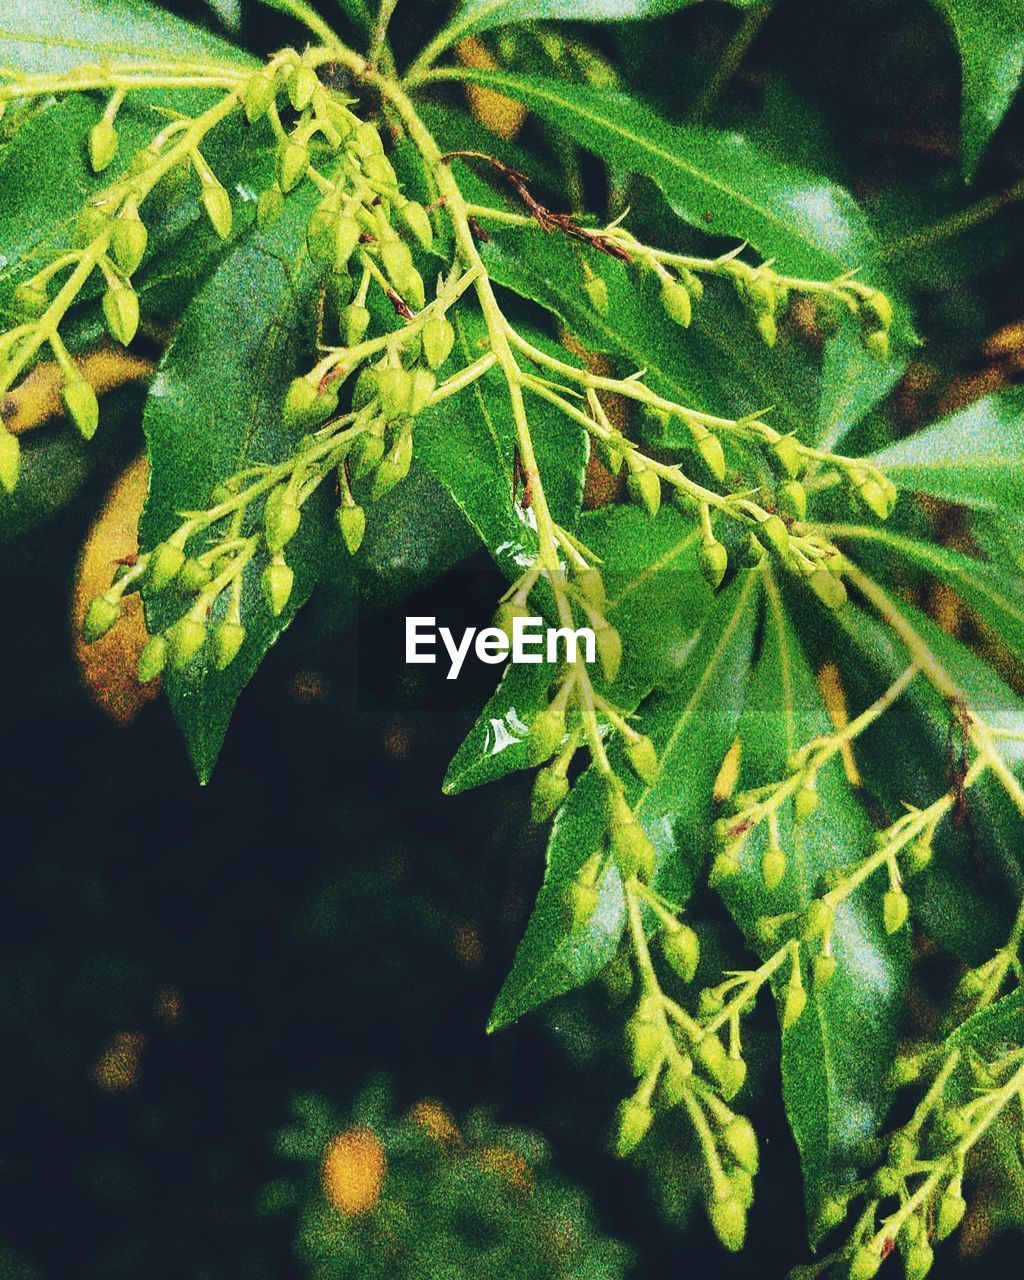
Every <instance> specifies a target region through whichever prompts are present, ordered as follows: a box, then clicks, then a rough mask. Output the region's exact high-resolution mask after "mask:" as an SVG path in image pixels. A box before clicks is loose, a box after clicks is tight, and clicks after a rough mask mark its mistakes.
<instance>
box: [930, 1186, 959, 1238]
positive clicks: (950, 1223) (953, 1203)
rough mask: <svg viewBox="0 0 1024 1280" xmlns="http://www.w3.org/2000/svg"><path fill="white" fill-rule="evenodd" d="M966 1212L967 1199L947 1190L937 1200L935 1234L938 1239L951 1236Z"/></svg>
mask: <svg viewBox="0 0 1024 1280" xmlns="http://www.w3.org/2000/svg"><path fill="white" fill-rule="evenodd" d="M966 1212H967V1201H966V1200H965V1199H964V1198H963V1196H962V1195H960V1194H958V1193H957V1192H951V1191H947V1192H946V1194H945V1195H944V1196H943V1197H942V1199H941V1200H940V1201H939V1218H938V1223H937V1225H936V1228H935V1234H936V1235H937V1236H938V1238H939V1239H940V1240H945V1239H946V1238H947V1237H948V1236H951V1235H952V1234H953V1232H954V1231H955V1230H956V1229H957V1227H958V1226H959V1225H960V1223H961V1222H962V1221H963V1216H964V1214H965V1213H966Z"/></svg>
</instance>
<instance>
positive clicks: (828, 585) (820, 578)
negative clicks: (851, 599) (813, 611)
mask: <svg viewBox="0 0 1024 1280" xmlns="http://www.w3.org/2000/svg"><path fill="white" fill-rule="evenodd" d="M807 581H808V584H809V585H810V588H811V590H812V591H813V592H814V594H815V595H816V596H817V597H818V599H819V600H820V601H821V603H822V604H823V605H824V606H825V608H826V609H831V610H832V611H833V612H835V613H837V612H838V611H839V610H840V609H841V608H842V607H843V605H845V604H846V588H845V587H844V586H843V582H842V579H841V578H837V577H836V576H835V574H833V573H830V572H829V571H828V569H826V568H825V567H824V565H821V566H819V567H818V568H817V569H815V570H814V572H813V573H812V574H811V576H810V577H809V578H808V579H807Z"/></svg>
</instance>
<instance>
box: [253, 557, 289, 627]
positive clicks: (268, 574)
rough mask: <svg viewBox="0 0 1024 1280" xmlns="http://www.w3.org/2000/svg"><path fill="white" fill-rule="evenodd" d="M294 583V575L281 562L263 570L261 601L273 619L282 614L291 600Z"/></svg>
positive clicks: (276, 562)
mask: <svg viewBox="0 0 1024 1280" xmlns="http://www.w3.org/2000/svg"><path fill="white" fill-rule="evenodd" d="M294 583H295V574H294V573H293V572H292V570H291V568H290V567H289V566H288V565H286V564H285V563H284V562H283V561H275V562H273V563H271V564H268V565H267V567H266V568H265V569H264V570H263V576H262V577H261V579H260V586H261V588H262V590H263V599H264V600H265V601H266V604H267V608H268V609H269V610H270V612H271V613H272V614H273V616H274V617H275V618H277V617H280V615H281V614H282V613H284V610H285V606H286V605H287V603H288V601H289V599H290V598H291V594H292V586H293V585H294Z"/></svg>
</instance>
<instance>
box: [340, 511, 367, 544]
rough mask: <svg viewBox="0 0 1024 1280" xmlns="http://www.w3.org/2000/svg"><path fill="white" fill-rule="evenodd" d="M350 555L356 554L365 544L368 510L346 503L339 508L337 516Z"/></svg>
mask: <svg viewBox="0 0 1024 1280" xmlns="http://www.w3.org/2000/svg"><path fill="white" fill-rule="evenodd" d="M335 518H336V519H337V521H338V529H339V530H340V531H341V536H342V539H343V541H344V543H345V546H346V547H347V548H348V552H349V555H353V556H354V555H355V553H356V552H357V551H358V550H359V548H360V547H361V546H362V544H363V535H364V534H365V532H366V512H365V511H364V510H363V508H362V507H359V506H355V505H346V506H341V507H339V508H338V511H337V515H336V517H335Z"/></svg>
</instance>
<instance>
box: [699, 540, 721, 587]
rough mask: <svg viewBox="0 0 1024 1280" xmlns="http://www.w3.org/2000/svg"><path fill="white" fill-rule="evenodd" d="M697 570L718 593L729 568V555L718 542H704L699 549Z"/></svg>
mask: <svg viewBox="0 0 1024 1280" xmlns="http://www.w3.org/2000/svg"><path fill="white" fill-rule="evenodd" d="M697 568H698V569H700V574H701V577H702V578H703V579H704V581H705V582H706V583H707V584H708V586H709V587H710V588H711V590H712V591H717V590H718V588H719V587H720V586H721V585H722V580H723V579H724V578H725V573H726V570H727V569H728V568H729V553H728V552H727V551H726V549H725V547H724V546H723V545H722V544H721V543H720V542H718V541H715V540H714V539H712V541H710V542H702V543H701V544H700V546H699V547H698V548H697Z"/></svg>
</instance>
